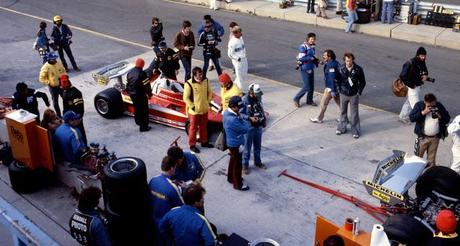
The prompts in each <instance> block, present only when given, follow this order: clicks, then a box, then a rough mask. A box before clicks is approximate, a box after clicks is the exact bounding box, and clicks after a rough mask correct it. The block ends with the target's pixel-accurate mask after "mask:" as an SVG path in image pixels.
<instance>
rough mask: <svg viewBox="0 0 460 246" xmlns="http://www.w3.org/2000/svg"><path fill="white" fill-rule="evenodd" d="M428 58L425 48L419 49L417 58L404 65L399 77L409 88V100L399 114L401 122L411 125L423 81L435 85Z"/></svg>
mask: <svg viewBox="0 0 460 246" xmlns="http://www.w3.org/2000/svg"><path fill="white" fill-rule="evenodd" d="M426 57H427V54H426V50H425V48H423V47H419V48H418V49H417V53H416V54H415V57H414V58H412V59H410V60H409V61H407V62H406V63H404V65H403V67H402V71H401V74H400V75H399V77H400V78H401V80H402V81H403V82H404V84H405V85H406V86H407V99H406V101H405V102H404V105H403V106H402V108H401V113H399V121H401V122H403V123H406V124H410V121H409V114H410V111H411V110H412V109H413V108H414V105H415V104H416V103H417V102H418V101H420V87H421V86H422V85H423V81H429V82H433V83H434V79H432V78H429V77H428V69H427V68H426V64H425V61H426Z"/></svg>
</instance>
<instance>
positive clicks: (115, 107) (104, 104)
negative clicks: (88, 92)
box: [94, 88, 124, 119]
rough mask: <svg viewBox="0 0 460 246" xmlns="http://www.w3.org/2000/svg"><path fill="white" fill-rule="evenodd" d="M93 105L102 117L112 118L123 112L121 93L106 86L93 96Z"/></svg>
mask: <svg viewBox="0 0 460 246" xmlns="http://www.w3.org/2000/svg"><path fill="white" fill-rule="evenodd" d="M94 107H95V108H96V111H97V112H98V113H99V114H100V115H101V116H102V117H104V118H107V119H114V118H117V117H119V116H120V115H121V113H122V112H123V109H124V106H123V99H122V98H121V93H120V92H119V91H118V90H117V89H115V88H108V89H105V90H103V91H101V92H99V93H98V94H97V95H96V96H95V97H94Z"/></svg>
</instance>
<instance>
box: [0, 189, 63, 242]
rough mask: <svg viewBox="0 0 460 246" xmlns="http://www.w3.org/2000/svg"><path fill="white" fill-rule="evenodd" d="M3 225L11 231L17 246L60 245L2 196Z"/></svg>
mask: <svg viewBox="0 0 460 246" xmlns="http://www.w3.org/2000/svg"><path fill="white" fill-rule="evenodd" d="M1 225H3V227H4V228H6V229H7V230H8V231H9V232H10V234H11V236H12V239H13V242H14V245H15V246H29V245H37V246H39V245H46V246H58V245H59V244H58V243H57V242H56V241H54V240H53V239H52V238H51V237H49V236H48V235H47V234H46V233H45V232H43V231H42V230H41V229H40V228H38V226H36V225H35V224H34V223H33V222H32V221H30V220H29V219H28V218H26V217H25V216H24V215H23V214H21V213H20V212H19V211H18V210H16V209H15V208H14V207H13V206H11V204H9V203H8V202H6V201H5V200H4V199H2V198H1V197H0V226H1Z"/></svg>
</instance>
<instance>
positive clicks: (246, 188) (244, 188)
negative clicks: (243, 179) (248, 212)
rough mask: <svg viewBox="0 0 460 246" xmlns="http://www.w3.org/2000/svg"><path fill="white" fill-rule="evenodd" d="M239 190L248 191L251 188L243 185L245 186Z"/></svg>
mask: <svg viewBox="0 0 460 246" xmlns="http://www.w3.org/2000/svg"><path fill="white" fill-rule="evenodd" d="M237 190H240V191H247V190H249V186H247V185H243V186H241V188H239V189H237Z"/></svg>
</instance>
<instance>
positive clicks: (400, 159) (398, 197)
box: [363, 150, 427, 205]
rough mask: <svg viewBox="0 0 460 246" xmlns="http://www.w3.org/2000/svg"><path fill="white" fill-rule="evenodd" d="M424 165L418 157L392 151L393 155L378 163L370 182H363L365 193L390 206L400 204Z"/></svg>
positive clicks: (422, 160) (423, 161)
mask: <svg viewBox="0 0 460 246" xmlns="http://www.w3.org/2000/svg"><path fill="white" fill-rule="evenodd" d="M426 164H427V163H426V161H425V160H424V159H422V158H420V157H417V156H408V155H406V153H405V152H404V151H399V150H393V155H391V156H389V157H387V158H385V159H384V160H382V161H380V162H379V164H378V166H377V169H376V171H375V174H374V177H373V179H372V181H370V180H364V181H363V184H364V186H365V187H366V190H367V192H368V193H369V194H370V195H371V196H373V197H375V198H377V199H379V200H380V201H382V202H385V203H388V204H390V205H396V204H400V203H403V202H404V200H405V196H407V191H408V190H409V189H410V187H412V186H413V185H414V184H415V182H416V181H417V179H418V177H419V176H420V175H421V174H422V172H423V170H424V168H425V167H426Z"/></svg>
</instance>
